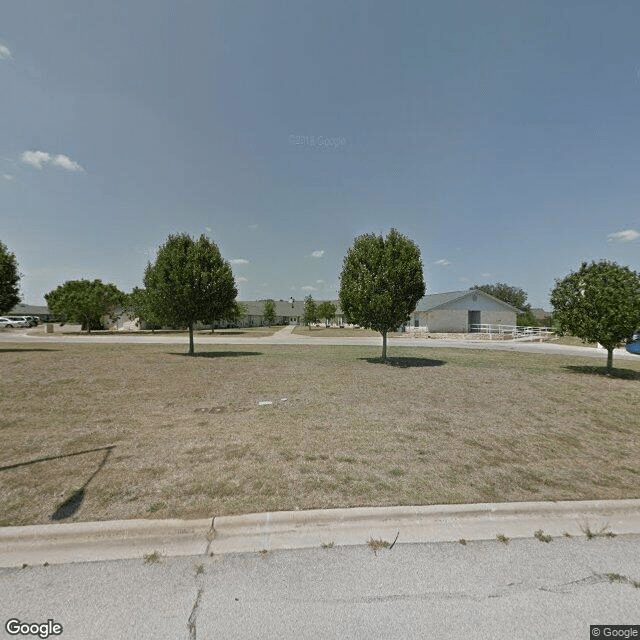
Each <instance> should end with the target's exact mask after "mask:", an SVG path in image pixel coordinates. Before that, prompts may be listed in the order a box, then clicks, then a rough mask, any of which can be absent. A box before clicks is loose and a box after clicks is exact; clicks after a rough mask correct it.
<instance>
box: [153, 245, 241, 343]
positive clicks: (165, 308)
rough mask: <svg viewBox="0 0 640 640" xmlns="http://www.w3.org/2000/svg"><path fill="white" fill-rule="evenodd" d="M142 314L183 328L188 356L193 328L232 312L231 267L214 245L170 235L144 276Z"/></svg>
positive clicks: (232, 282) (233, 295) (232, 288)
mask: <svg viewBox="0 0 640 640" xmlns="http://www.w3.org/2000/svg"><path fill="white" fill-rule="evenodd" d="M144 286H145V289H144V294H143V295H142V301H143V302H142V307H143V310H144V311H145V312H146V313H147V314H149V316H150V317H151V318H152V319H153V320H155V321H157V322H159V323H160V324H163V325H165V324H166V325H186V326H187V327H188V329H189V355H193V354H194V349H193V326H194V324H195V323H196V322H202V323H203V324H211V323H213V322H215V321H218V320H221V319H223V318H225V317H227V316H228V315H229V313H231V312H232V311H233V305H234V302H235V299H236V296H237V295H238V290H237V289H236V286H235V281H234V279H233V273H232V272H231V266H230V265H229V263H228V262H227V261H226V260H223V258H222V256H221V255H220V250H219V249H218V247H217V246H216V244H215V243H214V242H211V240H209V239H208V238H207V237H206V236H204V235H201V236H200V238H199V239H198V240H194V239H193V238H191V236H189V235H187V234H180V235H170V236H169V237H168V239H167V241H166V242H165V243H164V244H163V245H162V246H161V247H160V249H159V250H158V254H157V256H156V261H155V263H154V264H153V265H152V264H151V263H149V264H148V265H147V268H146V270H145V274H144Z"/></svg>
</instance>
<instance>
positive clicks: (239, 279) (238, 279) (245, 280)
mask: <svg viewBox="0 0 640 640" xmlns="http://www.w3.org/2000/svg"><path fill="white" fill-rule="evenodd" d="M236 282H249V281H248V280H247V279H246V278H236Z"/></svg>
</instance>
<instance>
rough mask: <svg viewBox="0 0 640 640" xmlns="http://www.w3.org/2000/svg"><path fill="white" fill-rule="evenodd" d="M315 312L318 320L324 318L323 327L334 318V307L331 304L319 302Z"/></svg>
mask: <svg viewBox="0 0 640 640" xmlns="http://www.w3.org/2000/svg"><path fill="white" fill-rule="evenodd" d="M317 312H318V318H324V321H325V325H326V326H328V325H329V322H330V321H331V320H333V318H335V317H336V305H335V304H333V302H321V303H320V304H319V305H318V309H317Z"/></svg>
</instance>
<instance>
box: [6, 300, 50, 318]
mask: <svg viewBox="0 0 640 640" xmlns="http://www.w3.org/2000/svg"><path fill="white" fill-rule="evenodd" d="M5 315H7V316H36V317H37V318H38V319H39V320H40V322H52V321H53V314H52V313H51V311H50V310H49V307H39V306H36V305H32V304H23V303H22V302H21V303H20V304H17V305H16V306H15V307H13V309H11V311H9V313H6V314H5Z"/></svg>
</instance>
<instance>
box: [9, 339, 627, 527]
mask: <svg viewBox="0 0 640 640" xmlns="http://www.w3.org/2000/svg"><path fill="white" fill-rule="evenodd" d="M199 351H200V352H199V353H197V357H195V358H190V357H187V356H186V355H185V354H184V349H183V348H180V347H177V346H176V345H115V344H113V345H111V344H63V343H61V344H56V343H54V344H46V345H41V346H40V345H37V346H34V345H32V344H28V345H27V344H24V343H3V344H2V346H0V362H1V363H2V378H1V381H0V430H1V433H2V453H1V455H0V503H1V504H2V509H1V511H0V525H20V524H35V523H47V522H51V521H62V522H71V521H87V520H107V519H120V518H171V517H180V518H200V517H210V516H214V515H223V514H231V513H247V512H253V511H267V510H283V509H310V508H326V507H345V506H358V505H371V506H381V505H396V504H400V505H402V504H435V503H467V502H493V501H497V502H499V501H512V500H513V501H520V500H577V499H595V498H605V499H606V498H639V497H640V482H639V481H640V438H639V437H638V431H639V429H640V417H639V416H638V412H637V407H638V402H637V398H638V393H639V391H640V359H638V360H637V361H631V362H628V361H624V362H620V361H618V362H616V361H615V360H614V364H617V365H619V366H620V367H623V368H620V369H617V372H616V373H617V376H615V377H611V378H608V377H606V376H604V375H602V371H603V365H604V358H603V359H602V362H601V361H599V360H598V361H594V360H593V359H592V358H577V357H564V356H555V355H537V354H535V355H534V354H518V353H510V352H509V353H507V352H499V351H496V352H492V351H484V350H470V349H469V350H467V349H464V350H462V349H419V348H413V349H408V348H405V349H401V348H395V347H394V348H392V349H391V350H390V351H391V355H392V356H393V359H392V365H384V364H381V363H379V362H378V361H377V357H378V356H379V352H380V348H379V347H360V346H358V347H329V346H328V347H313V346H302V345H301V346H272V345H260V346H258V345H246V346H242V345H230V346H226V345H225V346H220V345H216V346H213V345H210V348H209V349H208V350H207V351H205V350H204V347H203V346H200V347H199ZM283 398H286V401H285V400H282V399H283ZM260 401H272V402H273V404H271V405H260V404H259V402H260Z"/></svg>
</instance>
